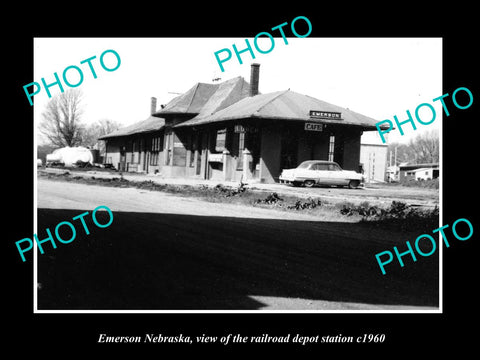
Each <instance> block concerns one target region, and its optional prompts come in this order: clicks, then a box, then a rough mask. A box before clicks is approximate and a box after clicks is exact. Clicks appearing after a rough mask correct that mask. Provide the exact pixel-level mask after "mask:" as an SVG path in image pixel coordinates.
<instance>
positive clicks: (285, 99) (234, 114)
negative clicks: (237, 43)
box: [176, 90, 377, 130]
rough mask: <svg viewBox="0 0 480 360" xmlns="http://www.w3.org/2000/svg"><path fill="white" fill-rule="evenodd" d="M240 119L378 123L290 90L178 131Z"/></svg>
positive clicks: (239, 105)
mask: <svg viewBox="0 0 480 360" xmlns="http://www.w3.org/2000/svg"><path fill="white" fill-rule="evenodd" d="M310 111H321V112H331V113H340V114H341V116H340V118H335V119H333V118H332V119H318V118H312V116H311V115H310ZM240 119H278V120H292V121H303V122H305V121H309V122H318V123H325V124H342V125H357V126H361V127H362V128H365V129H370V130H373V129H376V127H375V124H376V123H377V120H374V119H372V118H370V117H368V116H365V115H362V114H359V113H357V112H355V111H352V110H349V109H347V108H343V107H340V106H337V105H333V104H330V103H327V102H325V101H322V100H319V99H316V98H313V97H311V96H308V95H303V94H299V93H296V92H294V91H290V90H283V91H277V92H272V93H267V94H260V95H256V96H252V97H245V98H243V99H241V100H240V101H237V102H236V103H234V104H232V105H230V106H228V107H226V108H223V109H221V110H219V111H216V112H214V113H211V114H208V113H205V112H204V113H200V114H198V115H197V116H195V117H194V118H192V119H190V120H188V121H185V122H182V123H180V124H178V125H176V127H183V126H196V125H202V124H209V123H215V122H221V121H230V120H240Z"/></svg>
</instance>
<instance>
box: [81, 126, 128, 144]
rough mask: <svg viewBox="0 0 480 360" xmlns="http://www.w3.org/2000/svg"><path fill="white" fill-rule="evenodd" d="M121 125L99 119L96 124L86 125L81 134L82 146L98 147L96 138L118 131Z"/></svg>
mask: <svg viewBox="0 0 480 360" xmlns="http://www.w3.org/2000/svg"><path fill="white" fill-rule="evenodd" d="M120 127H122V125H121V124H120V123H119V122H117V121H115V120H110V119H100V120H97V121H96V122H94V123H92V124H90V125H88V126H87V127H86V128H85V131H84V132H83V134H82V144H83V145H84V146H90V147H94V146H98V143H99V140H98V138H99V137H100V136H102V135H106V134H110V133H111V132H113V131H115V130H117V129H119V128H120Z"/></svg>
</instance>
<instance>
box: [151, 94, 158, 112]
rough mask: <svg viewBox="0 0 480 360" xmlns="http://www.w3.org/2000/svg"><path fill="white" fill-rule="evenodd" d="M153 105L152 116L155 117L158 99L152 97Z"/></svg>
mask: <svg viewBox="0 0 480 360" xmlns="http://www.w3.org/2000/svg"><path fill="white" fill-rule="evenodd" d="M151 101H152V102H151V105H150V114H151V115H153V114H154V113H155V112H157V98H156V97H152V100H151Z"/></svg>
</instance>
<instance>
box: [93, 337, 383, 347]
mask: <svg viewBox="0 0 480 360" xmlns="http://www.w3.org/2000/svg"><path fill="white" fill-rule="evenodd" d="M384 341H385V334H361V335H360V336H344V335H342V334H337V335H333V336H332V335H325V336H320V335H314V336H301V335H300V334H295V335H292V334H288V335H286V336H271V335H268V334H262V335H259V336H242V335H241V334H228V335H225V336H206V335H205V334H203V335H202V336H195V337H191V336H184V335H183V334H179V335H176V336H168V335H162V334H145V335H144V336H143V337H142V336H108V335H107V334H99V337H98V340H97V342H98V343H142V342H143V343H164V344H165V343H184V344H193V343H196V344H211V343H221V344H223V345H228V344H231V343H232V344H234V343H237V344H247V343H297V344H300V345H306V344H312V343H313V344H314V343H354V342H356V343H383V342H384Z"/></svg>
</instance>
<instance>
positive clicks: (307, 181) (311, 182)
mask: <svg viewBox="0 0 480 360" xmlns="http://www.w3.org/2000/svg"><path fill="white" fill-rule="evenodd" d="M303 185H304V186H305V187H308V188H311V187H313V185H315V181H313V180H305V181H304V182H303Z"/></svg>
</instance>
